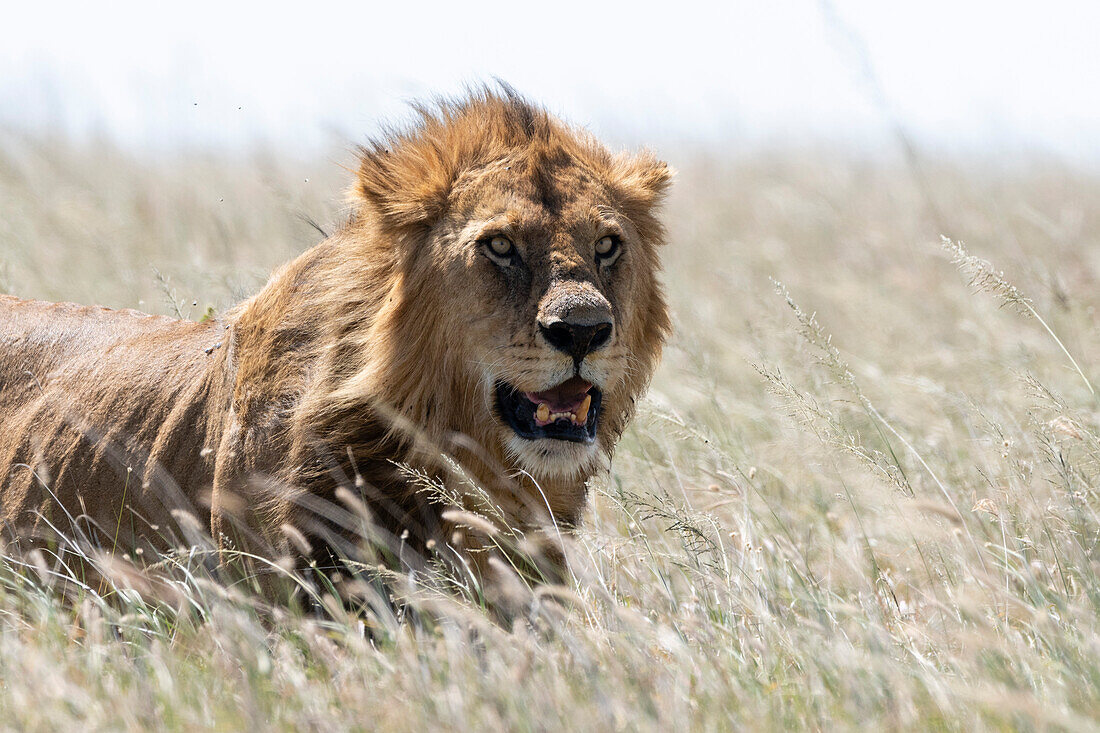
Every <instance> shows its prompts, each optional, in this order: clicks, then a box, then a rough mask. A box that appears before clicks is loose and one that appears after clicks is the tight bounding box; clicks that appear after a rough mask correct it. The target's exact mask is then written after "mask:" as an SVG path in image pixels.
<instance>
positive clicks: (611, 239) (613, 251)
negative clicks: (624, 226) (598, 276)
mask: <svg viewBox="0 0 1100 733" xmlns="http://www.w3.org/2000/svg"><path fill="white" fill-rule="evenodd" d="M618 254H619V238H618V237H616V236H612V235H608V236H606V237H603V238H602V239H600V241H598V242H596V259H598V260H600V261H602V262H604V263H609V262H611V261H612V260H613V259H615V257H616V256H617V255H618Z"/></svg>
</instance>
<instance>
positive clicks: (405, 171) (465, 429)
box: [341, 88, 670, 517]
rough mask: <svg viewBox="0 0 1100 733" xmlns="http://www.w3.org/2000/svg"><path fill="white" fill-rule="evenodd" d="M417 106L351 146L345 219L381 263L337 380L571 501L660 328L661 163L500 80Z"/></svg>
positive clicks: (617, 429)
mask: <svg viewBox="0 0 1100 733" xmlns="http://www.w3.org/2000/svg"><path fill="white" fill-rule="evenodd" d="M417 111H418V113H419V117H418V120H417V122H416V123H415V124H414V125H412V126H411V127H410V128H408V129H406V130H404V131H400V132H395V133H392V134H390V135H388V136H387V137H385V138H382V139H378V140H376V141H374V142H372V143H370V144H368V145H367V146H365V147H364V148H362V150H361V162H360V167H359V171H358V176H357V180H356V185H355V187H354V190H353V192H352V198H353V201H354V205H355V206H356V209H357V213H356V214H355V217H354V220H353V222H352V224H351V226H350V227H349V231H351V232H353V235H352V236H353V241H354V242H356V243H357V244H356V246H358V247H361V248H365V249H366V251H367V257H368V258H369V259H370V261H371V262H373V263H377V262H382V261H384V262H385V263H386V265H385V267H379V266H377V264H375V265H372V267H373V268H374V269H372V270H371V273H372V274H371V275H370V276H369V277H367V278H365V279H364V280H363V283H362V285H361V287H362V288H364V289H368V290H373V291H374V294H373V295H370V296H367V295H364V296H363V297H364V298H368V299H373V300H375V301H376V305H375V307H376V308H377V312H376V316H375V317H374V319H373V321H372V322H371V326H370V333H369V334H368V335H366V336H363V337H361V338H360V339H359V341H357V342H356V343H358V344H360V345H361V349H362V351H363V352H364V360H363V361H362V362H360V366H359V367H357V370H356V371H357V373H356V375H355V376H354V378H352V379H350V380H348V381H347V382H346V383H345V384H344V385H343V387H342V388H341V391H342V393H343V394H344V395H345V396H346V397H350V396H351V395H363V394H368V395H370V396H372V397H373V398H374V399H375V400H376V401H378V402H380V403H384V404H385V405H387V407H388V408H390V409H392V410H393V411H394V412H396V413H397V414H399V415H401V416H402V417H404V418H405V419H406V420H408V421H409V422H411V424H413V425H415V426H417V427H418V428H420V429H422V430H424V431H426V432H427V433H428V434H429V435H430V437H432V438H433V439H435V440H438V441H443V442H444V443H448V441H449V443H448V444H449V445H452V446H453V445H454V444H455V440H456V439H458V440H459V442H460V443H461V444H462V445H464V446H466V448H468V449H469V448H470V446H474V448H472V449H470V450H467V451H466V452H467V454H470V453H474V454H477V453H480V454H481V455H480V456H475V459H476V458H480V459H482V461H481V462H482V463H484V464H486V465H488V464H493V465H496V466H502V467H503V468H504V469H505V472H506V473H507V474H509V475H510V476H511V477H512V478H513V479H514V478H516V477H521V478H522V477H526V479H525V480H533V481H534V482H535V483H537V484H539V486H540V488H541V489H543V490H544V491H543V493H544V494H545V495H546V496H545V503H547V504H549V505H550V507H551V510H552V511H553V512H555V513H556V514H557V515H559V516H567V517H575V516H576V514H577V513H578V511H579V509H580V506H581V505H582V504H583V484H584V480H585V479H587V478H588V477H589V476H590V475H592V473H593V472H594V471H595V470H597V468H598V467H599V466H600V465H601V462H602V461H603V460H604V459H603V458H602V457H604V456H607V455H609V454H610V452H611V450H612V449H613V447H614V444H615V442H616V441H617V439H618V437H619V435H620V433H621V432H622V430H623V428H624V427H625V424H626V421H627V420H628V419H629V417H630V415H631V413H632V411H633V407H634V404H635V401H636V400H637V399H638V398H639V396H640V394H641V393H642V391H643V390H644V388H645V386H646V384H647V382H648V380H649V379H650V377H651V375H652V373H653V370H654V368H655V366H656V364H657V361H658V359H659V356H660V351H661V345H662V342H663V340H664V338H665V336H666V334H667V332H668V330H669V318H668V312H667V307H666V304H665V299H664V296H663V294H662V290H661V286H660V284H659V282H658V278H657V274H658V270H659V257H658V249H659V247H660V245H661V243H662V241H663V230H662V227H661V224H660V222H659V220H658V218H657V216H656V209H657V207H658V205H659V203H660V201H661V199H662V197H663V194H664V192H665V190H666V188H667V186H668V184H669V180H670V171H669V169H668V167H667V166H666V165H665V164H664V163H661V162H659V161H657V160H655V159H654V158H653V157H652V156H651V155H649V154H640V155H630V154H612V153H611V152H609V151H608V150H607V149H606V148H605V147H604V146H603V145H601V144H600V143H599V142H598V141H596V140H595V139H594V138H593V137H592V136H590V135H588V134H587V133H584V132H581V131H579V130H576V129H573V128H571V127H568V126H567V125H565V124H564V123H562V122H560V121H559V120H557V119H555V118H553V117H552V116H550V115H549V114H548V113H546V112H545V111H543V110H541V109H539V108H537V107H535V106H533V105H531V104H530V103H528V102H526V101H525V100H523V99H522V98H520V97H519V96H518V95H516V94H515V93H514V92H512V91H511V90H510V89H508V88H504V89H503V90H502V91H500V92H497V91H491V90H482V91H480V92H477V93H474V94H472V95H470V96H469V97H467V98H465V99H463V100H460V101H443V102H438V103H436V104H434V105H431V106H421V107H418V108H417ZM349 266H354V265H349Z"/></svg>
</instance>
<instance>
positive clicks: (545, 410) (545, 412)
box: [535, 402, 550, 422]
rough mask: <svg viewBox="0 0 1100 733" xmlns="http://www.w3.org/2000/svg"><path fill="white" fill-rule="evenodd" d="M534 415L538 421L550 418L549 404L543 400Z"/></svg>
mask: <svg viewBox="0 0 1100 733" xmlns="http://www.w3.org/2000/svg"><path fill="white" fill-rule="evenodd" d="M535 417H536V418H537V419H538V421H539V422H546V421H547V420H549V419H550V405H548V404H546V403H545V402H543V403H542V404H541V405H539V409H537V410H535Z"/></svg>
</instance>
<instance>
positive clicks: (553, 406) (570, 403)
mask: <svg viewBox="0 0 1100 733" xmlns="http://www.w3.org/2000/svg"><path fill="white" fill-rule="evenodd" d="M590 389H592V384H591V383H590V382H588V381H586V380H584V379H581V378H580V377H573V378H572V379H569V380H567V381H565V382H562V383H561V384H559V385H558V386H556V387H551V388H550V389H548V390H544V391H542V392H524V394H523V396H524V397H526V398H527V399H528V400H530V401H531V402H532V403H534V404H535V405H536V406H537V407H536V412H535V422H536V423H538V424H539V425H546V424H549V423H551V422H554V421H555V420H557V419H559V418H560V417H563V416H568V417H569V418H570V420H571V421H572V422H575V423H577V424H578V425H584V424H585V423H586V422H587V421H588V406H589V405H591V404H592V399H591V398H590V397H589V396H588V391H589V390H590ZM543 405H545V407H543Z"/></svg>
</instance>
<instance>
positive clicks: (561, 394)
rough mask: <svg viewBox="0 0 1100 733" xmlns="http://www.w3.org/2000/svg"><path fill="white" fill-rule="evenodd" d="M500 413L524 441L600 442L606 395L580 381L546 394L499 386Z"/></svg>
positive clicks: (501, 383)
mask: <svg viewBox="0 0 1100 733" xmlns="http://www.w3.org/2000/svg"><path fill="white" fill-rule="evenodd" d="M496 392H497V412H498V413H499V414H500V418H501V419H502V420H504V422H505V423H507V424H508V426H509V427H510V428H512V430H514V431H515V432H516V435H518V436H519V437H521V438H526V439H528V440H535V439H537V438H552V439H554V440H568V441H570V442H573V443H591V442H592V441H594V440H595V439H596V423H597V421H598V420H599V417H600V403H601V402H602V399H603V393H602V392H600V390H599V388H597V387H596V386H594V385H593V384H591V383H590V382H587V381H585V380H583V379H581V378H580V377H573V378H571V379H568V380H566V381H565V382H562V383H561V384H559V385H558V386H556V387H551V388H550V389H547V390H544V391H542V392H520V391H519V390H518V389H516V388H515V387H513V386H511V385H510V384H506V383H505V382H498V383H497V387H496Z"/></svg>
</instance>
